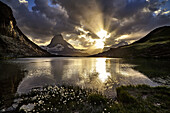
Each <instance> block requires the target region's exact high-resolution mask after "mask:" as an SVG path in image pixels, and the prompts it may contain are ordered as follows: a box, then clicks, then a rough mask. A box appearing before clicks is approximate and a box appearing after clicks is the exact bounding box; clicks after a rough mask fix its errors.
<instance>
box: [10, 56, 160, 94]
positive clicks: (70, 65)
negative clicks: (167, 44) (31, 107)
mask: <svg viewBox="0 0 170 113" xmlns="http://www.w3.org/2000/svg"><path fill="white" fill-rule="evenodd" d="M13 62H15V63H17V64H18V63H19V64H21V65H24V66H23V69H24V70H27V72H28V73H27V74H26V77H25V78H24V79H23V80H22V82H21V83H20V85H19V86H18V90H17V91H18V92H19V93H24V92H28V91H29V90H30V89H31V88H34V87H42V86H44V85H48V84H54V83H55V84H69V85H78V86H80V87H88V88H92V89H98V90H100V91H102V92H103V93H105V94H106V95H108V96H115V95H116V94H115V89H116V87H119V86H121V85H129V84H133V85H137V84H147V85H151V86H156V85H158V84H156V83H154V82H152V81H151V80H150V79H149V78H148V77H146V76H145V75H143V74H142V73H140V72H138V71H136V70H134V69H133V67H134V66H135V65H130V64H127V63H123V62H122V59H110V58H39V59H37V58H35V59H17V60H15V61H13Z"/></svg>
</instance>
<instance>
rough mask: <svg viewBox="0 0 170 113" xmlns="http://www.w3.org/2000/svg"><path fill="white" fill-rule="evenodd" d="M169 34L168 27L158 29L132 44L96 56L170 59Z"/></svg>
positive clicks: (169, 29) (169, 27)
mask: <svg viewBox="0 0 170 113" xmlns="http://www.w3.org/2000/svg"><path fill="white" fill-rule="evenodd" d="M169 33H170V26H165V27H160V28H157V29H155V30H153V31H152V32H151V33H149V34H148V35H146V36H145V37H144V38H142V39H140V40H139V41H137V42H135V43H133V44H130V45H127V46H123V47H119V48H112V49H110V50H109V51H106V52H103V53H100V54H98V55H96V56H108V57H150V58H170V34H169Z"/></svg>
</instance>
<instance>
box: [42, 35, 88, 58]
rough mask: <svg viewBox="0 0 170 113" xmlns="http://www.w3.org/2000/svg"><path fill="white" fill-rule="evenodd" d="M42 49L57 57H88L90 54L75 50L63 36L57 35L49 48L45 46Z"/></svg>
mask: <svg viewBox="0 0 170 113" xmlns="http://www.w3.org/2000/svg"><path fill="white" fill-rule="evenodd" d="M42 48H43V49H45V50H47V51H48V52H50V53H51V54H55V55H68V56H88V54H86V53H83V52H81V51H80V50H77V49H75V48H74V47H73V46H72V45H71V44H69V43H68V42H67V41H66V40H64V38H63V37H62V35H61V34H59V35H55V36H54V37H53V38H52V40H51V43H50V44H49V45H48V46H47V47H46V46H43V47H42Z"/></svg>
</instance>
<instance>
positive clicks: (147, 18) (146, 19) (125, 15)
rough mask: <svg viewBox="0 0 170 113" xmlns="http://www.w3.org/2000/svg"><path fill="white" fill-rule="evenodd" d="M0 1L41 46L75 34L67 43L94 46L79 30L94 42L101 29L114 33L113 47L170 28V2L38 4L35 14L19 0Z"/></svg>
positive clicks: (56, 0) (63, 0)
mask: <svg viewBox="0 0 170 113" xmlns="http://www.w3.org/2000/svg"><path fill="white" fill-rule="evenodd" d="M0 1H3V2H5V3H6V4H8V5H10V6H11V7H12V9H13V11H14V16H15V18H16V20H17V23H18V26H19V27H20V29H21V30H22V31H23V32H24V33H25V34H26V35H27V36H30V37H31V38H32V39H33V40H35V41H36V40H38V42H46V41H49V40H50V39H51V38H52V36H53V35H55V34H58V33H63V34H65V35H66V34H71V36H69V37H67V36H65V38H66V39H67V40H74V41H79V44H81V45H82V46H84V47H88V46H91V45H92V44H94V43H92V42H88V40H87V39H85V38H78V36H79V35H81V34H83V33H82V32H81V31H77V30H75V27H77V26H78V27H81V26H83V27H84V29H85V30H86V31H89V33H88V34H86V35H87V36H88V37H92V38H94V39H96V37H97V36H96V35H95V32H96V31H98V30H99V29H100V27H103V28H104V29H107V30H108V31H109V32H114V33H113V34H112V36H111V38H109V39H107V41H106V45H112V44H114V42H115V41H114V40H115V39H116V38H118V37H120V36H121V35H129V36H132V37H129V38H128V39H123V40H127V41H129V40H134V39H138V38H139V37H142V36H143V35H144V33H145V34H147V33H148V32H149V31H151V30H152V29H154V28H155V27H159V26H163V25H170V14H163V12H165V11H166V10H165V9H164V7H163V6H164V5H166V4H167V2H170V1H167V0H161V1H160V0H35V6H34V7H32V11H29V10H28V7H27V6H26V5H24V4H21V3H20V2H19V1H18V0H15V1H14V0H0ZM159 10H161V11H159ZM137 33H138V34H139V35H133V34H137ZM140 34H141V35H140Z"/></svg>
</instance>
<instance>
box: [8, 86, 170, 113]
mask: <svg viewBox="0 0 170 113" xmlns="http://www.w3.org/2000/svg"><path fill="white" fill-rule="evenodd" d="M15 105H16V107H15V109H13V110H12V111H10V112H17V113H25V112H39V113H47V112H48V113H56V112H59V113H76V112H77V113H88V112H89V113H102V112H103V113H109V112H110V113H166V112H167V113H168V112H169V111H170V108H169V106H170V88H167V87H149V86H146V85H139V86H121V87H119V88H117V97H116V98H115V99H114V100H113V99H110V98H107V97H106V96H104V95H102V94H101V93H100V92H97V91H95V90H90V89H81V88H79V87H73V86H47V87H44V88H41V89H39V88H37V89H32V91H31V92H30V93H29V94H27V95H17V96H16V97H15V100H14V103H13V105H12V106H15ZM6 111H8V110H7V109H6ZM8 112H9V111H8Z"/></svg>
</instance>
